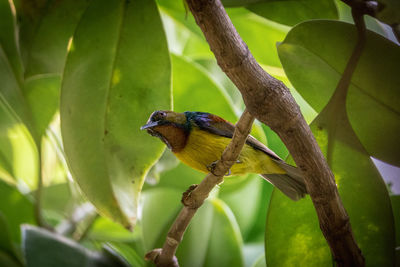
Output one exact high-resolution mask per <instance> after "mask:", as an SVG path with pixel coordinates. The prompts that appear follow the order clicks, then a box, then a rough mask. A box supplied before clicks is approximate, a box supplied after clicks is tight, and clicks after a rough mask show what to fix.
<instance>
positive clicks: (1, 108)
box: [0, 95, 38, 189]
mask: <svg viewBox="0 0 400 267" xmlns="http://www.w3.org/2000/svg"><path fill="white" fill-rule="evenodd" d="M0 129H1V131H0V177H1V178H2V179H4V180H6V181H8V182H12V181H13V182H14V183H15V182H18V183H20V184H24V185H27V186H28V187H29V188H30V189H33V188H35V187H36V184H37V182H36V179H37V157H38V156H37V150H36V147H35V143H34V141H33V139H32V136H31V135H30V134H29V131H28V129H27V128H26V127H25V125H24V124H22V123H21V122H20V120H19V119H18V116H17V115H16V114H15V112H14V111H13V110H12V108H11V107H10V105H9V104H8V103H7V102H6V101H5V100H4V98H2V96H1V95H0Z"/></svg>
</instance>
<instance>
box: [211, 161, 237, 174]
mask: <svg viewBox="0 0 400 267" xmlns="http://www.w3.org/2000/svg"><path fill="white" fill-rule="evenodd" d="M216 166H217V161H214V162H211V163H210V164H209V165H207V166H206V168H207V170H208V171H209V172H211V173H213V174H214V170H215V167H216ZM231 174H232V171H231V169H229V170H228V173H227V174H225V176H229V175H231Z"/></svg>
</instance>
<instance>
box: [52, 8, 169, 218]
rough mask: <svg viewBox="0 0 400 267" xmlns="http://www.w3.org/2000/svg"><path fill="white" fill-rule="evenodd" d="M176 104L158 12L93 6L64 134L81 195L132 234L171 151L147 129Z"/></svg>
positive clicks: (79, 38)
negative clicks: (151, 175)
mask: <svg viewBox="0 0 400 267" xmlns="http://www.w3.org/2000/svg"><path fill="white" fill-rule="evenodd" d="M139 11H140V12H139ZM170 103H171V97H170V62H169V56H168V50H167V44H166V40H165V36H164V32H163V28H162V25H161V21H160V17H159V14H158V11H157V7H156V5H155V4H154V3H153V2H152V1H143V0H141V1H130V2H127V1H122V0H121V1H106V0H102V1H93V2H92V3H91V4H90V5H89V7H88V9H87V10H86V12H85V13H84V14H83V16H82V19H81V21H80V23H79V26H78V27H77V29H76V32H75V35H74V39H73V43H72V44H71V49H70V52H69V54H68V58H67V63H66V67H65V73H64V77H63V84H62V92H61V110H60V113H61V129H62V135H63V141H64V148H65V152H66V155H67V159H68V162H69V166H70V168H71V171H72V173H73V175H74V178H75V179H76V180H77V182H78V183H79V185H80V187H81V189H82V191H83V192H84V194H85V195H86V196H87V197H88V199H89V200H90V201H91V202H92V203H94V205H95V206H96V207H97V209H98V210H99V212H100V213H101V214H103V215H106V216H108V217H110V218H113V219H114V220H116V221H118V222H120V223H122V224H123V225H125V226H127V225H129V224H130V225H131V226H133V225H134V224H135V221H136V217H137V214H136V209H137V199H138V196H139V193H140V190H141V188H142V184H143V179H144V175H145V174H146V172H147V171H148V169H149V168H150V167H151V165H152V164H153V163H154V161H156V159H157V158H158V156H159V155H160V154H161V152H162V150H163V148H164V145H163V144H162V143H161V142H159V141H158V140H155V139H154V138H149V137H148V135H147V133H145V132H141V131H140V126H141V125H143V124H144V123H145V122H146V120H147V118H148V116H149V115H150V113H151V112H153V111H154V110H158V109H170V105H171V104H170Z"/></svg>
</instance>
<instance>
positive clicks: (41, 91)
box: [24, 74, 61, 136]
mask: <svg viewBox="0 0 400 267" xmlns="http://www.w3.org/2000/svg"><path fill="white" fill-rule="evenodd" d="M60 86H61V78H60V75H58V74H46V75H36V76H33V77H31V78H30V79H28V80H26V81H25V85H24V95H25V98H26V101H27V103H28V107H29V110H30V111H31V114H32V120H33V124H34V125H35V129H36V133H37V135H38V136H43V135H44V134H45V131H46V129H47V126H48V125H49V123H50V122H51V120H52V119H53V117H54V114H55V113H56V111H57V109H58V107H59V98H60Z"/></svg>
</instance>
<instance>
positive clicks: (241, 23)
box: [228, 9, 289, 67]
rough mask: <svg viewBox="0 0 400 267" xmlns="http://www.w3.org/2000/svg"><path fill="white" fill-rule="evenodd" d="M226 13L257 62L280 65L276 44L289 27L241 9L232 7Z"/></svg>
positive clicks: (274, 65) (283, 36) (273, 65)
mask: <svg viewBox="0 0 400 267" xmlns="http://www.w3.org/2000/svg"><path fill="white" fill-rule="evenodd" d="M228 14H229V16H230V17H231V19H232V23H233V25H234V26H235V28H236V30H237V31H238V33H239V34H240V36H241V37H242V38H243V40H244V41H245V42H246V44H247V46H248V47H249V49H250V51H251V53H252V54H253V56H254V58H255V59H256V60H257V62H258V63H260V64H263V65H266V66H272V67H281V62H280V61H279V58H278V54H277V52H276V44H277V42H281V41H282V40H283V39H284V38H285V36H286V34H287V32H288V30H289V28H288V27H285V26H283V25H279V24H276V23H273V22H271V21H268V20H265V19H263V18H260V17H258V16H257V15H255V14H252V13H251V12H248V11H246V10H243V9H232V10H229V11H228Z"/></svg>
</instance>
